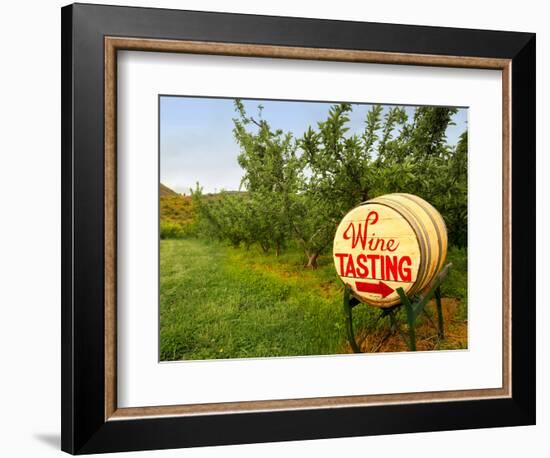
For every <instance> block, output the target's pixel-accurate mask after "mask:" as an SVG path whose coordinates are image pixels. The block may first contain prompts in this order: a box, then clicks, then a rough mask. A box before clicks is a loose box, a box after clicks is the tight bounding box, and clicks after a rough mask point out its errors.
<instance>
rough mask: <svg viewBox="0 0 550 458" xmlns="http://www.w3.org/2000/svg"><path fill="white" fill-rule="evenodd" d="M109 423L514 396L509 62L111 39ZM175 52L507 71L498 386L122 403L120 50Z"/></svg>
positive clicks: (107, 177)
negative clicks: (119, 325) (118, 207)
mask: <svg viewBox="0 0 550 458" xmlns="http://www.w3.org/2000/svg"><path fill="white" fill-rule="evenodd" d="M104 40H105V62H104V63H105V81H104V89H105V91H104V92H105V93H104V96H105V100H104V102H105V114H104V123H105V125H104V131H105V139H104V141H105V144H104V148H105V177H104V178H105V197H104V211H105V234H104V239H105V253H104V254H105V286H104V288H105V399H104V400H105V420H106V421H115V420H129V419H137V418H143V417H158V416H176V415H179V416H181V415H207V414H227V413H246V412H258V411H274V410H299V409H318V408H339V407H352V406H367V405H380V404H404V403H421V402H437V401H460V400H474V399H489V398H509V397H511V394H512V385H511V384H512V367H511V345H512V335H511V318H512V317H511V235H512V226H511V186H512V182H511V100H512V99H511V90H512V89H511V70H512V68H511V67H512V63H511V62H512V61H511V60H510V59H493V58H481V57H461V56H440V55H425V54H404V53H387V52H374V51H358V50H344V49H324V48H301V47H288V46H270V45H250V44H234V43H215V42H200V41H179V40H156V39H142V38H121V37H105V39H104ZM119 50H129V51H150V52H175V53H188V54H207V55H223V56H241V57H268V58H281V59H303V60H319V61H338V62H363V63H378V64H399V65H422V66H436V67H457V68H480V69H492V70H501V71H502V183H503V191H502V211H503V216H502V225H503V246H502V256H503V257H502V259H503V267H502V269H503V270H502V275H503V277H502V282H503V290H502V307H503V310H502V312H503V313H502V317H503V330H502V369H503V374H502V380H503V386H502V387H501V388H494V389H473V390H456V391H435V392H422V393H403V394H383V395H364V396H337V397H321V398H305V399H284V400H267V401H243V402H227V403H214V404H187V405H171V406H144V407H132V408H118V407H117V375H116V364H117V363H116V362H117V349H116V347H117V345H116V342H117V340H116V330H117V326H116V320H117V317H116V290H117V287H116V272H117V269H116V246H117V227H116V200H117V197H116V190H117V179H116V163H117V161H116V149H117V146H116V132H117V126H116V100H117V94H116V88H117V51H119Z"/></svg>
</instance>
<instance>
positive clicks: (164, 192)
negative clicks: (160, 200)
mask: <svg viewBox="0 0 550 458" xmlns="http://www.w3.org/2000/svg"><path fill="white" fill-rule="evenodd" d="M177 195H178V193H177V192H176V191H172V190H171V189H170V188H169V187H168V186H165V185H163V184H162V183H161V184H160V197H166V196H177Z"/></svg>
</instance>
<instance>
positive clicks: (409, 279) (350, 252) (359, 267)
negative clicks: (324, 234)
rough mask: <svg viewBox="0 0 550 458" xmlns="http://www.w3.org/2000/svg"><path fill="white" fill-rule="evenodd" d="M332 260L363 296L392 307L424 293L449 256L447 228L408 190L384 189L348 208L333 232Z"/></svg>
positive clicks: (341, 274) (363, 299)
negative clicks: (390, 191)
mask: <svg viewBox="0 0 550 458" xmlns="http://www.w3.org/2000/svg"><path fill="white" fill-rule="evenodd" d="M333 256H334V265H335V267H336V271H337V272H338V275H339V276H340V278H341V279H342V281H343V282H344V283H345V284H348V285H350V287H351V289H352V294H353V295H354V296H355V297H356V298H357V299H359V300H360V301H361V302H365V303H367V304H370V305H373V306H376V307H390V306H393V305H396V304H398V303H399V302H400V299H399V295H398V294H397V292H396V289H397V288H399V287H402V288H403V290H404V291H405V293H406V294H407V295H408V296H412V295H414V294H417V293H422V292H423V291H424V290H425V289H426V288H427V287H428V286H429V285H430V283H431V281H432V280H433V279H434V277H435V276H436V275H437V274H438V273H439V272H440V271H441V269H442V268H443V264H444V262H445V257H446V256H447V228H446V226H445V222H444V221H443V218H442V217H441V215H440V214H439V212H438V211H437V210H436V209H435V208H434V207H433V206H432V205H430V204H429V203H428V202H426V201H425V200H423V199H421V198H420V197H418V196H414V195H412V194H401V193H398V194H386V195H383V196H380V197H376V198H375V199H371V200H369V201H367V202H364V203H363V204H361V205H359V206H358V207H355V208H354V209H353V210H351V211H350V212H349V213H348V214H347V215H346V216H345V217H344V218H343V219H342V221H341V222H340V224H339V226H338V229H337V230H336V234H335V236H334V245H333Z"/></svg>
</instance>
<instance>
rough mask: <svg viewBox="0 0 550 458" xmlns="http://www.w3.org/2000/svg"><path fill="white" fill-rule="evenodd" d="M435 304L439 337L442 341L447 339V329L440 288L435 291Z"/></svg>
mask: <svg viewBox="0 0 550 458" xmlns="http://www.w3.org/2000/svg"><path fill="white" fill-rule="evenodd" d="M435 303H436V306H437V325H438V331H439V332H438V337H439V338H440V339H444V338H445V327H444V325H443V309H442V307H441V288H440V287H439V286H438V287H437V288H436V289H435Z"/></svg>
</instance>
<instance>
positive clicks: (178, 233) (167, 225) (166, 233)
mask: <svg viewBox="0 0 550 458" xmlns="http://www.w3.org/2000/svg"><path fill="white" fill-rule="evenodd" d="M183 236H184V230H183V227H182V225H181V224H178V223H174V222H172V221H162V220H161V222H160V238H161V239H179V238H182V237H183Z"/></svg>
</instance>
